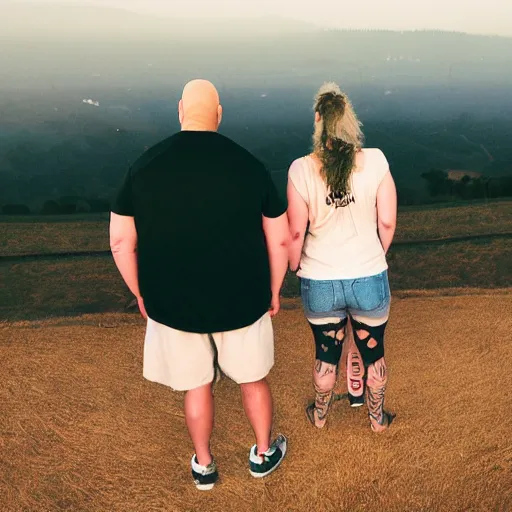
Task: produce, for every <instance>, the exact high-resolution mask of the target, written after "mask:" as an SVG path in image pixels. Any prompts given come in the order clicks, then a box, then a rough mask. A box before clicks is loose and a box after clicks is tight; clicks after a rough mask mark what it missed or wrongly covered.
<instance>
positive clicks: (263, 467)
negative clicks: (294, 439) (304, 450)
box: [249, 434, 288, 478]
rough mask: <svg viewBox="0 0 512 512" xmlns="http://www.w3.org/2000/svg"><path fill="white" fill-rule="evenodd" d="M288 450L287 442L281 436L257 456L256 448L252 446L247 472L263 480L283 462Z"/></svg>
mask: <svg viewBox="0 0 512 512" xmlns="http://www.w3.org/2000/svg"><path fill="white" fill-rule="evenodd" d="M287 448H288V440H287V439H286V437H285V436H283V435H282V434H280V435H278V436H277V438H276V440H275V441H274V442H273V443H272V444H271V445H270V448H269V449H268V450H267V451H266V452H265V453H263V454H262V455H258V448H257V447H256V445H254V446H253V447H252V448H251V452H250V454H249V470H250V472H251V475H252V476H253V477H254V478H263V477H265V476H267V475H270V473H272V472H273V471H275V470H276V469H277V468H278V467H279V466H280V465H281V462H283V460H284V457H285V455H286V450H287Z"/></svg>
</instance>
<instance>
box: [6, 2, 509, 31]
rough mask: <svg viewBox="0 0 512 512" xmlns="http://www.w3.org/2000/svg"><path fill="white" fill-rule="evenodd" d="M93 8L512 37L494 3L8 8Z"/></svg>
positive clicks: (504, 13) (502, 6) (503, 7)
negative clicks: (276, 19)
mask: <svg viewBox="0 0 512 512" xmlns="http://www.w3.org/2000/svg"><path fill="white" fill-rule="evenodd" d="M13 3H16V4H18V5H19V4H26V3H31V4H38V5H58V4H61V5H68V6H71V5H89V6H97V7H115V8H119V9H124V10H131V11H135V12H138V13H144V14H152V15H157V16H166V17H168V16H172V17H174V18H198V13H200V18H202V19H217V20H219V19H226V18H249V19H251V18H280V19H282V20H287V19H289V20H296V21H301V22H305V23H309V24H311V25H312V26H316V27H318V28H339V29H372V30H376V29H384V30H396V31H404V30H442V31H454V32H466V33H470V34H484V35H501V36H506V37H512V23H511V20H512V2H509V1H508V0H488V1H486V2H485V3H484V2H465V1H464V0H416V1H415V2H414V6H412V3H410V4H409V5H407V6H404V3H403V2H402V1H401V0H389V1H388V2H386V3H383V2H380V1H379V0H361V1H360V2H358V3H357V4H348V5H346V4H343V5H342V4H341V3H340V2H338V1H337V0H318V1H317V2H315V3H307V4H305V3H294V4H293V7H291V6H290V2H289V0H259V1H257V2H255V1H245V0H244V1H243V2H240V1H238V0H217V1H216V2H214V3H213V2H211V1H210V0H189V1H187V2H185V1H184V0H57V1H55V0H29V1H18V2H12V0H3V1H0V5H2V4H13Z"/></svg>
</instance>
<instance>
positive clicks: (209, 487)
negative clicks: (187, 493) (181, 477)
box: [196, 484, 215, 491]
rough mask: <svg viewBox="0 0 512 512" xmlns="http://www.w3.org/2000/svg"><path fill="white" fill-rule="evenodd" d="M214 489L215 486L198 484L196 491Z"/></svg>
mask: <svg viewBox="0 0 512 512" xmlns="http://www.w3.org/2000/svg"><path fill="white" fill-rule="evenodd" d="M214 487H215V484H206V485H198V484H196V489H197V490H198V491H211V490H212V489H213V488H214Z"/></svg>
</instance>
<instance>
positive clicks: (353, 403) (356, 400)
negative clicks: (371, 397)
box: [348, 393, 364, 407]
mask: <svg viewBox="0 0 512 512" xmlns="http://www.w3.org/2000/svg"><path fill="white" fill-rule="evenodd" d="M348 401H349V403H350V407H361V406H362V405H364V394H363V395H361V396H354V395H351V394H350V393H349V394H348Z"/></svg>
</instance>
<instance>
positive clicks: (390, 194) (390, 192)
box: [377, 172, 397, 254]
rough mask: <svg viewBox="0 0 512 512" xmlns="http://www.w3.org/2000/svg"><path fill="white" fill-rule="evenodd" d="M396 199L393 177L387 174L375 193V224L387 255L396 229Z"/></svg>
mask: <svg viewBox="0 0 512 512" xmlns="http://www.w3.org/2000/svg"><path fill="white" fill-rule="evenodd" d="M396 214H397V197H396V186H395V182H394V180H393V176H391V173H390V172H388V173H387V174H386V176H385V177H384V179H383V180H382V183H381V184H380V186H379V189H378V191H377V222H378V230H379V238H380V241H381V243H382V247H383V248H384V252H385V253H386V254H387V252H388V250H389V247H390V246H391V242H392V241H393V237H394V235H395V229H396Z"/></svg>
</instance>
